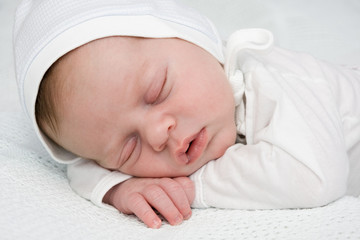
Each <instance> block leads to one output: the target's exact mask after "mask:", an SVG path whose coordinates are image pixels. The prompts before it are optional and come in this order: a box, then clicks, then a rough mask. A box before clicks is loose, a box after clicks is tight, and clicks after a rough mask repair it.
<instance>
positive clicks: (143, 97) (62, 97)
mask: <svg viewBox="0 0 360 240" xmlns="http://www.w3.org/2000/svg"><path fill="white" fill-rule="evenodd" d="M14 48H15V60H16V74H17V80H18V85H19V91H20V96H21V101H22V103H23V105H24V109H25V111H26V113H27V114H28V116H29V117H30V119H31V120H32V123H33V125H34V128H35V131H36V133H37V135H38V137H39V139H40V141H41V142H42V143H43V145H44V147H45V148H46V149H47V150H48V152H49V153H50V155H51V156H52V158H53V159H54V160H56V161H57V162H60V163H64V164H67V165H68V178H69V182H70V185H71V187H72V188H73V189H74V191H75V192H76V193H78V194H79V195H81V196H82V197H84V198H86V199H89V200H91V201H92V202H93V203H94V204H96V205H98V206H101V207H106V208H112V209H114V208H116V209H117V210H119V211H120V212H122V213H126V214H135V215H136V216H138V217H139V219H141V220H142V221H143V222H144V223H145V224H146V225H147V226H149V227H151V228H159V227H160V226H161V224H162V223H161V219H160V217H159V216H158V213H159V214H161V215H162V216H163V217H164V218H165V219H166V220H167V221H168V222H169V223H170V224H171V225H176V224H180V223H181V222H182V221H184V220H186V219H188V218H190V216H191V207H194V208H206V207H218V208H235V209H280V208H309V207H317V206H323V205H326V204H328V203H330V202H332V201H334V200H336V199H338V198H340V197H342V196H344V195H345V194H350V195H359V194H360V187H359V182H360V162H359V159H360V105H359V104H358V103H359V102H360V70H359V69H358V68H350V67H345V66H337V65H333V64H330V63H326V62H322V61H320V60H317V59H315V58H313V57H311V56H309V55H307V54H304V53H298V52H293V51H289V50H285V49H281V48H279V47H276V46H274V45H273V36H272V34H271V33H270V32H269V31H267V30H265V29H242V30H239V31H237V32H235V33H233V34H232V35H231V36H230V37H229V39H228V41H227V42H226V46H225V47H224V46H223V43H222V41H221V38H220V37H219V35H218V33H217V31H216V29H215V27H214V25H213V24H212V23H211V22H210V21H209V20H208V19H207V18H206V17H204V16H202V15H200V14H199V13H197V12H196V11H194V10H193V9H190V8H188V7H185V6H182V5H180V4H179V3H177V2H174V1H169V0H154V1H145V0H144V1H142V0H141V1H139V0H137V1H126V0H121V1H120V0H116V1H115V0H101V1H100V0H79V1H71V0H63V1H44V0H33V1H23V2H22V3H21V4H20V6H19V7H18V9H17V14H16V21H15V27H14Z"/></svg>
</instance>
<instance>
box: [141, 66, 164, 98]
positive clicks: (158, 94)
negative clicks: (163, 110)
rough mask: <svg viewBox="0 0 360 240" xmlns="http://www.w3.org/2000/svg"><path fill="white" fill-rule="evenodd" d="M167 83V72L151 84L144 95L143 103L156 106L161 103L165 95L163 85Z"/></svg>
mask: <svg viewBox="0 0 360 240" xmlns="http://www.w3.org/2000/svg"><path fill="white" fill-rule="evenodd" d="M166 82H167V70H165V71H164V73H163V74H161V76H157V78H156V79H154V81H153V82H152V84H151V86H150V88H149V90H148V92H147V93H146V95H145V102H146V103H148V104H158V103H160V102H162V101H163V100H164V99H165V98H166V97H167V94H166V93H165V91H164V90H165V85H166Z"/></svg>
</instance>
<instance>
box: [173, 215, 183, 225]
mask: <svg viewBox="0 0 360 240" xmlns="http://www.w3.org/2000/svg"><path fill="white" fill-rule="evenodd" d="M182 221H183V217H182V215H178V216H177V217H176V218H175V220H174V224H175V225H178V224H180V223H182Z"/></svg>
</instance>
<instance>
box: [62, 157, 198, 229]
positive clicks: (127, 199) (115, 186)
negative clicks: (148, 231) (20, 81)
mask: <svg viewBox="0 0 360 240" xmlns="http://www.w3.org/2000/svg"><path fill="white" fill-rule="evenodd" d="M68 178H69V182H70V186H71V187H72V189H73V190H74V191H75V192H76V193H78V194H79V195H80V196H82V197H84V198H86V199H89V200H91V201H92V202H93V203H94V204H96V205H98V206H100V207H105V208H110V207H109V205H111V206H114V207H115V208H116V209H118V210H119V211H120V212H123V213H125V214H135V215H136V216H138V217H139V218H140V219H141V220H142V221H143V222H144V223H145V224H146V225H147V226H149V227H151V228H158V227H160V225H161V221H160V218H159V217H158V216H157V215H156V213H155V210H154V209H156V210H157V211H158V212H159V213H160V214H162V215H163V216H164V218H165V219H166V220H167V221H168V222H169V223H170V224H172V225H175V224H179V223H181V222H182V220H184V219H188V218H189V217H190V216H191V209H190V204H191V203H192V201H193V199H194V185H193V183H192V181H191V180H190V179H189V178H186V177H182V178H174V179H170V178H131V176H129V175H126V174H123V173H120V172H118V171H109V170H107V169H105V168H102V167H100V166H99V165H97V164H96V163H95V162H93V161H90V160H86V159H80V160H79V161H77V162H75V163H73V164H70V165H68ZM108 204H109V205H108ZM112 209H113V208H112Z"/></svg>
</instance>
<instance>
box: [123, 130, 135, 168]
mask: <svg viewBox="0 0 360 240" xmlns="http://www.w3.org/2000/svg"><path fill="white" fill-rule="evenodd" d="M137 144H138V136H132V137H131V138H130V139H129V140H127V141H126V143H125V145H124V147H123V150H122V152H121V155H120V166H121V165H123V164H124V163H125V162H126V161H128V160H129V159H130V158H131V155H132V154H133V153H134V150H135V148H136V145H137Z"/></svg>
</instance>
